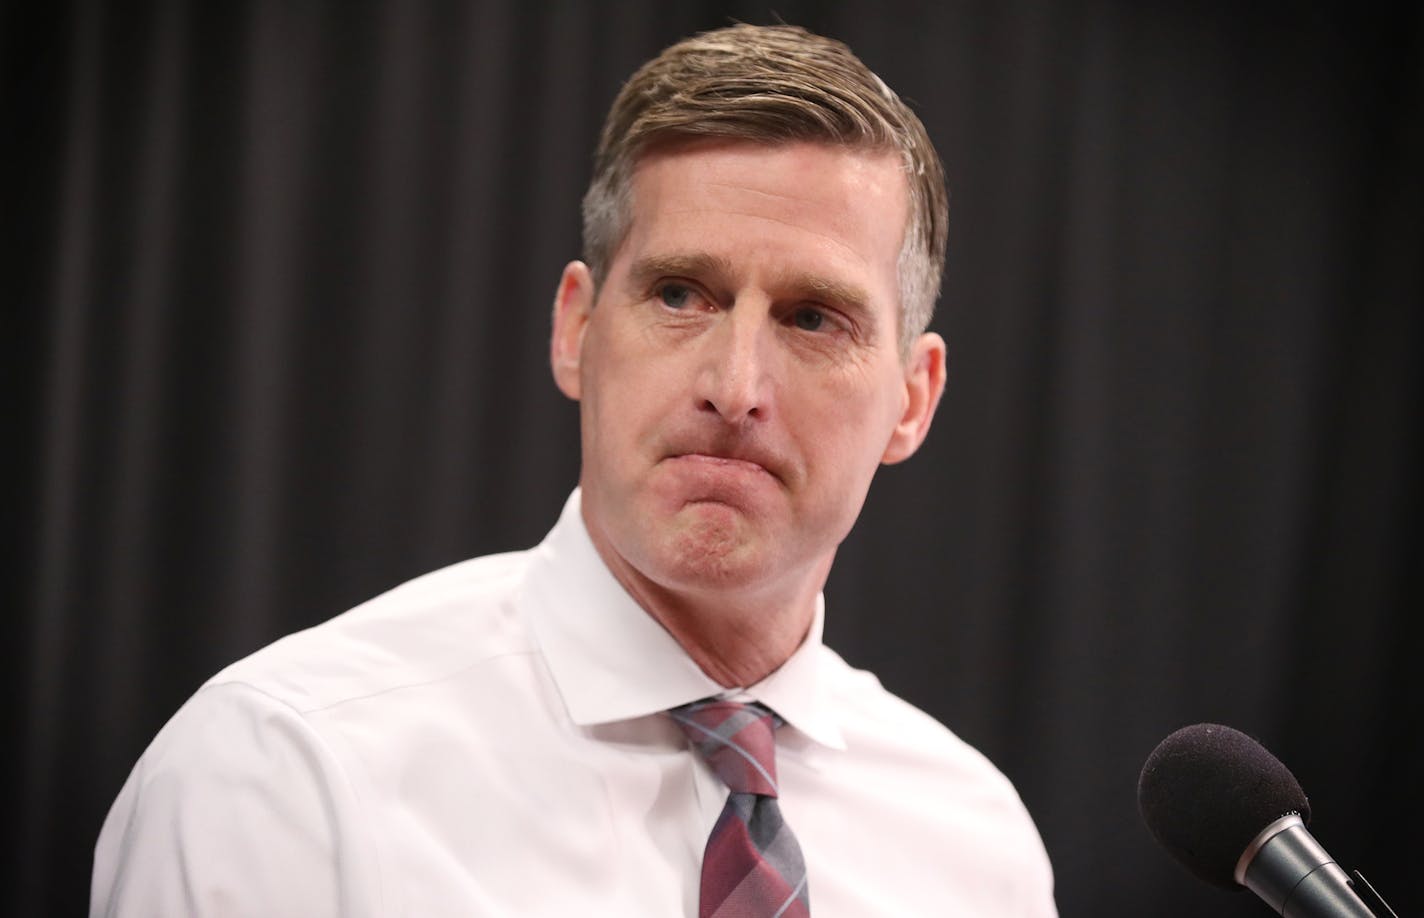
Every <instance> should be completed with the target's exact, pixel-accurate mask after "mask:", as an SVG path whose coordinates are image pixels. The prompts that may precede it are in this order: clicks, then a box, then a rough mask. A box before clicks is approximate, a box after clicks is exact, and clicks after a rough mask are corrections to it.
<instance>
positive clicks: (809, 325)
mask: <svg viewBox="0 0 1424 918" xmlns="http://www.w3.org/2000/svg"><path fill="white" fill-rule="evenodd" d="M791 320H792V321H793V322H794V323H796V327H797V328H799V329H801V330H802V331H820V330H821V327H822V326H823V325H825V324H826V317H825V315H824V314H823V313H821V312H818V311H817V310H815V309H798V310H796V313H795V315H793V316H792V317H791Z"/></svg>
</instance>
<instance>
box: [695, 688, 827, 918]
mask: <svg viewBox="0 0 1424 918" xmlns="http://www.w3.org/2000/svg"><path fill="white" fill-rule="evenodd" d="M668 713H669V714H670V715H672V719H673V720H675V721H677V723H678V725H679V726H681V727H682V731H683V732H684V733H686V734H687V738H688V739H689V740H691V741H692V745H693V746H695V747H697V750H698V752H700V753H702V757H703V758H704V759H706V760H707V764H708V765H710V766H712V770H713V771H715V772H716V773H717V777H719V778H721V779H722V781H723V783H725V784H726V785H727V787H728V789H729V790H730V791H731V793H730V794H728V795H727V804H726V806H724V807H723V808H722V815H721V816H720V817H718V819H717V824H716V825H715V826H713V827H712V836H711V837H710V838H708V839H707V851H706V853H705V854H704V855H703V858H702V891H701V904H700V906H699V908H698V916H699V918H809V915H810V914H811V906H810V902H809V898H808V894H807V891H806V862H805V861H804V860H803V859H802V857H801V847H800V846H799V845H797V844H796V836H794V835H792V834H791V830H790V829H789V828H787V826H786V823H785V822H784V821H783V820H782V818H781V808H780V807H779V806H778V805H777V803H776V728H777V727H779V726H781V723H782V721H781V718H780V717H777V716H776V715H775V714H774V713H772V711H771V710H770V709H768V708H766V707H763V706H762V705H760V704H756V703H755V702H753V703H750V704H742V703H740V702H736V701H716V700H711V699H709V700H706V701H694V702H693V703H692V704H685V705H682V706H681V707H677V708H673V709H672V710H671V711H669V712H668Z"/></svg>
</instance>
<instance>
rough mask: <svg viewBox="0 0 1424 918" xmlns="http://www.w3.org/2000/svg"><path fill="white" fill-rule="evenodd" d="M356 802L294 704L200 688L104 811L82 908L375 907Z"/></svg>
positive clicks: (283, 910) (239, 912) (309, 917)
mask: <svg viewBox="0 0 1424 918" xmlns="http://www.w3.org/2000/svg"><path fill="white" fill-rule="evenodd" d="M359 804H360V801H359V799H358V797H357V795H356V793H355V792H354V790H353V789H352V785H351V783H350V781H349V780H348V779H347V776H346V774H345V773H344V771H343V769H342V766H341V764H340V762H339V761H338V760H337V758H336V757H335V756H334V755H333V753H332V752H331V750H330V748H329V747H328V746H327V745H326V743H325V742H323V740H322V738H321V736H320V735H319V734H318V733H317V732H316V731H315V730H314V729H313V728H312V726H311V725H310V724H309V723H308V722H307V720H306V719H305V718H304V717H303V716H302V715H301V713H300V712H298V711H297V710H295V709H294V708H292V707H291V706H290V705H287V704H285V703H284V702H282V701H280V700H277V699H275V698H273V697H272V696H270V695H268V694H266V693H264V692H262V691H260V690H259V689H256V688H253V687H252V686H249V685H245V684H241V683H225V684H219V685H210V686H208V687H205V688H203V689H202V690H200V691H199V692H198V694H196V695H195V696H194V697H193V698H192V699H190V700H189V702H188V703H187V704H186V705H184V706H183V707H182V708H181V709H180V710H179V711H178V713H177V714H175V715H174V716H173V719H172V720H171V721H169V723H168V724H167V726H165V727H164V728H163V730H162V731H160V732H159V734H158V736H157V737H156V738H155V739H154V741H153V743H152V745H150V746H149V748H148V750H147V751H146V752H145V753H144V754H143V757H142V758H141V759H140V760H139V762H138V764H137V765H136V766H135V767H134V770H133V772H132V773H131V774H130V775H129V778H128V781H127V782H126V783H125V784H124V787H123V790H122V791H120V793H119V796H118V798H117V800H115V802H114V805H113V807H112V808H111V809H110V811H109V815H108V818H107V819H105V821H104V827H103V829H102V831H101V832H100V835H99V841H98V844H97V846H96V847H95V851H94V876H93V886H92V887H91V891H90V906H89V913H90V916H91V918H98V916H170V915H172V916H178V915H183V916H215V915H222V916H228V915H231V916H245V915H253V916H259V915H260V916H273V918H280V916H289V915H290V916H303V918H321V916H327V915H331V916H335V915H343V916H368V915H376V914H380V913H381V912H382V911H383V910H384V909H383V908H382V903H381V902H380V883H379V869H378V867H379V865H378V863H377V859H376V854H375V851H374V848H373V846H372V843H371V841H370V836H371V833H370V831H369V829H368V827H367V826H365V825H364V824H363V820H362V818H361V817H362V811H361V807H360V805H359Z"/></svg>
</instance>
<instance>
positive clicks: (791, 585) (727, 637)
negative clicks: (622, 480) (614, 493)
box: [589, 529, 832, 688]
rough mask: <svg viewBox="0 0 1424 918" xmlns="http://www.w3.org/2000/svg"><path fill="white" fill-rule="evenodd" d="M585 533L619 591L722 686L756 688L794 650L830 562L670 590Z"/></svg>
mask: <svg viewBox="0 0 1424 918" xmlns="http://www.w3.org/2000/svg"><path fill="white" fill-rule="evenodd" d="M589 534H590V536H592V540H593V544H594V547H595V548H596V549H597V550H598V554H599V557H601V558H602V559H603V563H604V564H605V565H606V566H607V567H608V569H609V571H610V572H611V573H612V574H613V576H614V578H615V579H616V580H617V581H618V582H619V584H621V585H622V587H623V589H625V590H627V591H628V594H629V595H630V596H632V597H633V599H634V600H635V601H636V602H637V603H638V605H640V606H642V607H643V610H644V611H645V612H647V613H648V614H649V615H651V616H652V617H653V619H654V620H655V621H657V622H658V624H660V625H662V626H663V628H664V629H665V630H666V631H667V632H668V634H670V635H672V637H673V639H674V640H676V641H677V642H678V644H680V645H681V646H682V648H683V650H685V651H686V652H687V655H688V656H689V657H691V658H692V661H693V662H694V663H696V664H697V665H698V667H699V668H701V670H702V671H703V672H704V673H706V674H707V676H708V677H709V678H711V679H712V680H713V681H715V682H716V683H717V684H718V685H721V686H723V687H725V688H739V687H744V686H749V685H754V684H756V683H757V682H760V681H761V680H762V679H765V678H766V677H767V676H769V675H770V674H771V673H773V672H775V671H776V670H777V669H778V668H779V667H780V666H781V664H783V663H785V662H786V661H787V660H788V659H790V657H791V655H792V654H793V653H795V652H796V649H797V648H798V647H800V646H801V643H802V642H803V641H804V640H805V639H806V635H807V633H808V632H809V631H810V630H811V623H812V621H813V620H814V619H815V616H816V602H817V597H819V596H820V593H821V588H822V586H824V585H825V582H826V576H827V575H828V574H829V572H830V567H831V560H832V558H829V557H828V558H826V559H825V560H824V561H822V562H820V563H818V564H817V565H816V566H815V567H814V568H812V569H810V570H807V571H805V572H803V576H801V577H799V578H795V579H792V580H790V581H789V582H784V583H780V584H776V585H773V586H766V587H761V588H746V589H741V590H736V591H729V590H725V589H717V590H697V589H672V588H669V587H666V586H664V585H662V584H660V583H657V582H655V581H654V580H652V579H650V578H648V577H647V576H645V575H644V574H643V573H642V572H641V571H639V570H638V569H637V568H635V567H633V566H632V565H631V564H629V563H628V562H627V561H626V560H625V559H624V558H623V557H622V556H621V555H619V554H618V553H617V552H616V551H615V550H613V548H612V546H611V545H609V544H607V542H606V541H605V540H603V539H601V538H600V537H599V535H598V534H595V533H594V532H593V531H592V530H591V529H590V533H589Z"/></svg>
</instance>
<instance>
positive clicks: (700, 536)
mask: <svg viewBox="0 0 1424 918" xmlns="http://www.w3.org/2000/svg"><path fill="white" fill-rule="evenodd" d="M678 517H679V518H678V519H677V520H675V522H674V525H673V526H672V527H671V530H670V531H669V532H668V533H667V534H666V536H665V537H664V540H663V550H664V557H665V559H666V563H667V564H668V566H669V570H668V574H669V575H670V579H674V580H678V581H681V582H682V583H683V584H684V585H685V586H688V587H694V588H695V587H704V588H718V587H727V586H745V585H747V584H749V583H751V582H754V581H755V580H756V579H757V577H758V574H759V573H760V572H761V569H762V568H764V567H765V566H766V564H767V560H768V559H767V551H766V547H765V546H760V545H758V544H757V543H756V541H755V540H754V539H753V538H752V534H751V533H750V532H749V531H748V529H749V527H748V523H747V521H746V520H745V519H742V518H741V516H740V514H739V513H738V512H737V511H734V510H732V509H731V508H729V507H724V506H705V505H704V506H692V507H687V508H684V510H683V512H681V513H679V514H678Z"/></svg>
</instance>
